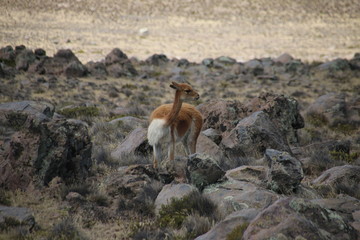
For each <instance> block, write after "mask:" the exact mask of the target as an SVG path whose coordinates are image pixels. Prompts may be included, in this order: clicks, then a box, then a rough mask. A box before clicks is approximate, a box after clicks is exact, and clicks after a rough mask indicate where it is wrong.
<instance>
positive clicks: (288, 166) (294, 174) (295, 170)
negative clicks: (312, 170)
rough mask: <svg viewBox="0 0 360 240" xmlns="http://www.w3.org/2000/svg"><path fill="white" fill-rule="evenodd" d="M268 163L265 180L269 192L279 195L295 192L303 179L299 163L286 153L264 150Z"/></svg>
mask: <svg viewBox="0 0 360 240" xmlns="http://www.w3.org/2000/svg"><path fill="white" fill-rule="evenodd" d="M265 159H266V161H267V163H268V167H269V168H268V171H267V175H266V180H267V182H268V186H269V188H270V189H271V190H273V191H275V192H278V193H281V194H291V193H293V192H295V191H296V190H297V188H298V186H299V185H300V183H301V180H302V179H303V178H304V172H303V169H302V167H301V162H300V161H299V160H297V159H296V158H294V157H292V156H291V155H290V154H289V153H287V152H280V151H277V150H273V149H266V152H265Z"/></svg>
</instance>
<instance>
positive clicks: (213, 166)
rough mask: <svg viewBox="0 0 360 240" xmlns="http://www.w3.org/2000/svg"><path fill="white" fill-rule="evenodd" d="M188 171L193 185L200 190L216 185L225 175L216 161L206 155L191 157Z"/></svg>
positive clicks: (193, 155)
mask: <svg viewBox="0 0 360 240" xmlns="http://www.w3.org/2000/svg"><path fill="white" fill-rule="evenodd" d="M187 169H188V172H189V176H190V182H191V184H193V185H195V186H196V187H197V188H198V189H199V190H202V189H204V187H206V186H208V185H210V184H213V183H216V182H217V181H219V180H220V179H221V178H222V177H223V176H224V175H225V172H224V171H223V170H222V169H221V168H220V166H219V165H218V164H217V163H216V161H214V160H213V159H212V158H211V157H210V156H209V155H206V154H199V153H195V154H192V155H190V157H189V160H188V162H187Z"/></svg>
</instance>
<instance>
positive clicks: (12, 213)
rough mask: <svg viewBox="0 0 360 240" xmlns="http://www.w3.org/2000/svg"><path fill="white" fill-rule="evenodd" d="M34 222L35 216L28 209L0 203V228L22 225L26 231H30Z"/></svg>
mask: <svg viewBox="0 0 360 240" xmlns="http://www.w3.org/2000/svg"><path fill="white" fill-rule="evenodd" d="M35 224H36V222H35V218H34V216H33V214H32V213H31V210H30V209H28V208H23V207H7V206H2V205H0V229H8V228H10V229H11V228H13V227H18V226H22V227H25V228H26V230H27V231H31V230H32V229H33V228H34V227H35Z"/></svg>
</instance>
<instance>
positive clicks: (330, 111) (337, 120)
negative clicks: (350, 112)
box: [306, 93, 347, 126]
mask: <svg viewBox="0 0 360 240" xmlns="http://www.w3.org/2000/svg"><path fill="white" fill-rule="evenodd" d="M306 116H307V118H308V119H309V121H311V122H313V123H315V124H318V125H326V124H329V126H336V125H338V124H342V123H345V122H346V117H347V116H346V102H345V94H343V93H328V94H326V95H322V96H321V97H319V98H318V99H316V100H315V102H314V103H312V104H311V105H310V106H309V107H308V108H307V110H306Z"/></svg>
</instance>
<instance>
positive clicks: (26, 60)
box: [15, 49, 36, 71]
mask: <svg viewBox="0 0 360 240" xmlns="http://www.w3.org/2000/svg"><path fill="white" fill-rule="evenodd" d="M35 60H36V56H35V54H34V53H33V51H31V50H28V49H24V50H23V51H21V52H20V53H19V54H18V55H17V56H16V58H15V64H16V69H17V70H21V71H27V70H28V68H29V66H30V64H32V63H33V62H35Z"/></svg>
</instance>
